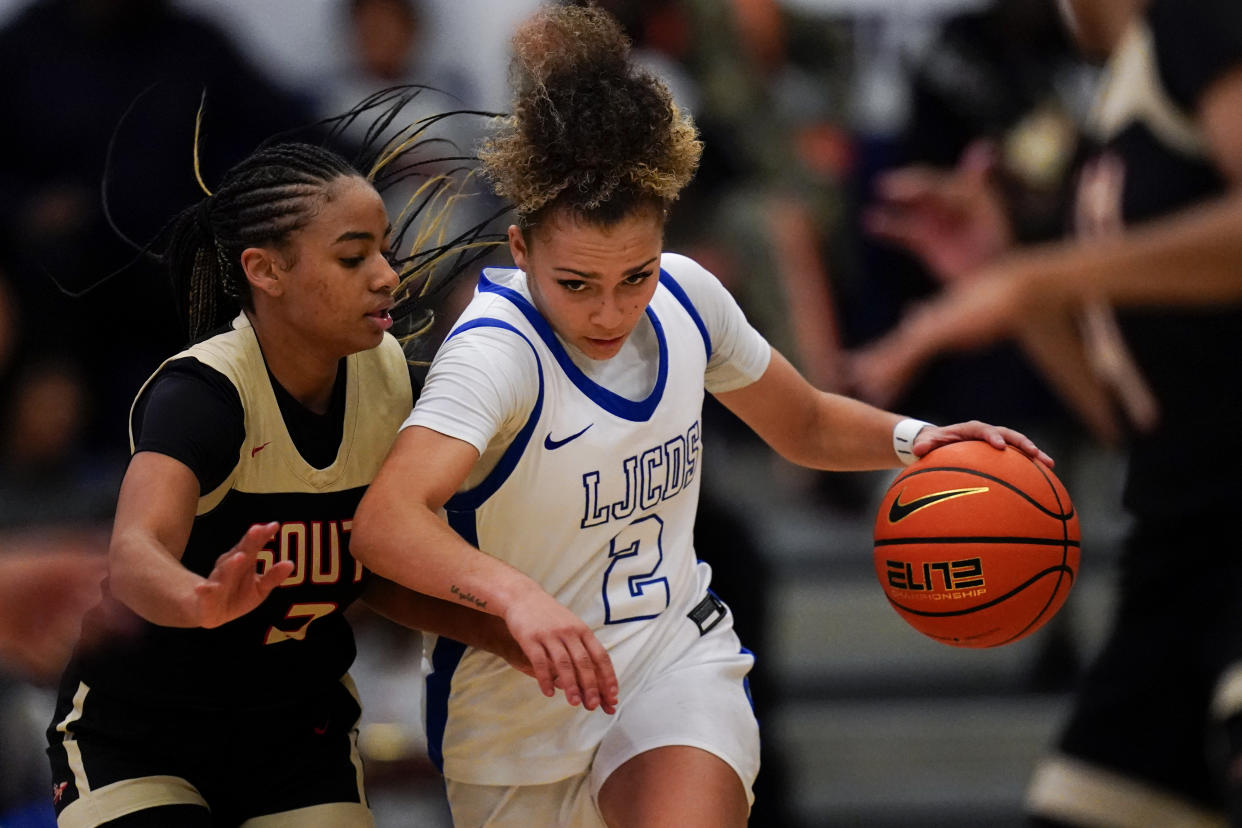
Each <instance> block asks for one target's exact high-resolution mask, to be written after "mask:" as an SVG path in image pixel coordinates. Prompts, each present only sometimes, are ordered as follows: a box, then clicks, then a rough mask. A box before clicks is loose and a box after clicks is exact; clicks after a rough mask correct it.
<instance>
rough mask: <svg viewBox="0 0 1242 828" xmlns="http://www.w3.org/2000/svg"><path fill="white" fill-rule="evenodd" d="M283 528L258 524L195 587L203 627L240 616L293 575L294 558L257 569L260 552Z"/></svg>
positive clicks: (221, 557) (276, 525) (278, 525)
mask: <svg viewBox="0 0 1242 828" xmlns="http://www.w3.org/2000/svg"><path fill="white" fill-rule="evenodd" d="M279 528H280V524H279V523H256V524H254V525H253V526H251V527H250V528H249V529H248V530H246V534H245V535H243V536H242V539H241V540H240V541H238V543H237V545H236V546H234V547H233V548H232V549H230V550H229V551H228V552H225V553H224V554H223V555H221V556H220V557H219V558H217V559H216V565H215V568H213V569H212V570H211V574H210V575H208V576H207V578H206V580H204V581H203V582H202V583H200V584H199V585H198V586H196V587H195V588H194V598H195V601H196V604H197V616H196V617H197V618H198V622H199V626H201V627H206V628H208V629H211V628H213V627H218V626H220V625H221V624H225V623H227V622H229V621H232V620H233V619H234V618H240V617H241V616H243V615H245V614H246V613H248V612H250V611H251V610H252V609H254V608H255V607H257V606H259V604H261V603H263V601H264V599H266V598H267V596H268V594H269V593H270V592H271V591H272V590H273V589H275V588H276V585H277V584H279V583H280V582H281V581H283V580H284V579H285V578H288V577H289V573H291V572H293V562H292V561H277V562H276V563H275V564H273V565H272V566H271V567H269V568H268V570H267V571H266V572H264V573H262V574H256V572H255V569H256V568H257V565H258V555H259V551H260V550H261V549H263V547H264V546H266V545H267V543H268V541H270V540H271V539H272V538H273V537H275V535H276V530H277V529H279Z"/></svg>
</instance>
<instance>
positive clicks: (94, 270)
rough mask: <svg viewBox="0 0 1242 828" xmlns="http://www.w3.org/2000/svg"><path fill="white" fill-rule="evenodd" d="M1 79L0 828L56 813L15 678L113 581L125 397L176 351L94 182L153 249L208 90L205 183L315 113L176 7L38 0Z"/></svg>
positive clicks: (158, 289)
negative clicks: (2, 669)
mask: <svg viewBox="0 0 1242 828" xmlns="http://www.w3.org/2000/svg"><path fill="white" fill-rule="evenodd" d="M0 75H2V76H3V77H4V78H5V80H4V83H3V84H0V109H3V111H4V112H6V113H8V117H6V118H4V119H3V122H0V418H3V423H4V432H3V438H2V439H0V529H3V530H4V531H3V535H0V605H2V606H0V627H2V628H3V630H4V632H0V661H3V662H4V664H5V666H7V667H8V668H9V669H11V670H13V671H15V673H16V675H17V676H19V677H20V679H21V681H17V680H12V679H6V680H5V681H4V682H3V685H4V686H3V688H0V730H2V731H3V732H2V733H0V740H2V741H0V780H3V784H0V822H2V823H4V824H6V825H7V824H18V822H17V820H19V819H27V820H29V821H28V822H26V823H21V824H31V825H35V824H48V822H47V818H48V816H49V815H50V809H49V807H48V804H47V803H48V801H49V800H48V792H49V791H50V785H51V780H50V775H49V772H48V769H47V762H46V760H45V759H44V758H43V757H42V755H41V754H42V751H41V749H40V747H39V746H40V743H41V742H42V737H41V733H40V731H41V730H42V725H41V724H40V723H39V722H38V719H46V710H40V711H39V712H38V715H37V716H31V715H27V714H26V713H24V712H23V711H24V710H26V708H27V707H28V706H29V704H30V702H29V701H28V700H29V698H30V696H29V693H31V692H34V691H32V690H30V687H29V685H28V684H23V683H22V682H23V681H30V680H35V681H38V680H41V679H43V678H45V677H46V676H48V675H54V674H55V673H57V672H59V669H60V668H61V667H63V659H64V657H65V656H66V655H67V650H65V645H66V643H68V644H70V645H71V644H72V638H73V637H74V636H75V635H76V632H77V624H78V619H79V618H80V612H81V610H82V609H84V608H85V607H84V604H83V602H84V601H89V600H90V598H89V596H90V595H93V594H94V591H95V590H97V587H98V581H99V576H100V574H101V572H102V570H101V569H100V568H99V567H100V566H101V565H102V551H103V549H104V548H105V542H104V540H103V538H102V536H98V527H99V526H101V525H102V521H105V520H106V519H107V516H108V515H109V514H110V513H111V510H112V505H113V502H114V499H115V494H116V480H117V479H119V467H120V465H121V464H122V463H123V462H124V458H125V457H126V456H127V454H128V452H127V448H128V446H127V440H126V426H125V423H126V413H127V411H128V409H129V401H130V399H132V397H133V396H134V394H135V392H136V390H137V388H138V387H139V385H140V384H141V382H142V381H143V380H144V379H145V378H146V377H147V376H148V375H149V374H150V373H151V371H152V370H153V369H154V368H155V366H156V365H157V364H158V362H159V359H160V358H161V357H162V356H163V354H165V353H167V352H170V351H172V350H176V347H174V346H179V345H180V343H181V342H182V341H183V333H182V331H181V330H180V329H179V326H178V324H177V322H176V317H175V315H174V309H173V304H172V299H171V294H170V292H169V289H168V286H167V281H166V279H164V278H163V277H162V276H160V274H159V273H158V271H157V270H156V269H155V268H154V267H152V266H150V265H149V264H148V263H146V262H145V261H142V260H139V259H136V251H135V250H134V249H132V248H130V247H129V246H127V245H126V244H125V243H124V242H123V241H122V240H121V239H120V238H118V234H117V233H116V232H115V231H114V230H113V229H112V228H111V227H110V226H109V222H108V217H107V216H106V215H105V213H104V199H103V198H102V197H101V187H102V186H103V185H104V183H105V180H106V181H107V182H108V185H107V188H106V190H107V192H106V196H107V199H106V203H107V206H108V208H109V209H110V211H111V215H112V218H113V219H114V220H115V222H116V224H117V226H118V228H119V229H120V230H121V231H122V232H123V233H124V234H125V235H126V236H128V237H129V238H131V239H133V240H135V241H136V242H137V243H138V244H144V243H146V242H147V241H149V240H150V239H152V238H153V237H154V236H155V235H156V234H157V233H158V232H159V231H160V229H161V226H162V223H163V220H164V217H166V216H167V215H171V214H173V213H175V212H176V211H177V210H178V209H179V208H180V207H182V206H183V205H184V204H186V203H188V202H190V201H192V200H194V199H195V197H196V196H201V191H200V190H199V188H198V184H197V183H196V182H195V180H194V176H193V174H192V173H191V166H190V164H189V163H188V161H189V159H190V158H191V153H192V150H193V146H194V130H195V113H196V110H197V109H198V107H199V102H200V99H201V98H202V96H203V95H204V93H205V94H206V101H207V105H206V122H205V128H204V129H205V132H204V136H203V139H202V140H201V142H200V149H201V152H200V155H201V158H202V174H203V177H204V179H205V180H206V181H208V182H211V181H214V180H216V179H218V177H219V176H220V174H221V173H222V171H223V170H224V169H225V168H226V167H227V166H229V165H230V164H231V163H232V162H234V161H235V160H236V159H237V158H239V157H241V156H242V155H244V154H245V153H246V152H247V151H249V150H250V149H251V148H252V147H253V146H254V145H255V144H256V143H258V142H259V141H260V140H261V139H263V138H265V137H267V136H268V135H270V134H271V133H273V132H276V131H278V130H283V129H288V128H291V127H295V126H300V125H304V124H307V123H309V122H310V121H311V120H312V112H311V110H310V109H309V107H308V106H307V105H306V104H304V103H302V102H300V101H298V100H295V99H294V98H292V97H291V96H289V95H288V94H287V93H285V92H283V91H281V90H279V89H276V88H275V87H274V86H273V85H272V84H271V83H270V82H269V81H268V80H267V79H266V78H265V77H263V76H262V75H260V74H259V73H258V72H256V71H255V70H254V69H253V68H251V67H250V66H249V65H248V64H247V63H245V61H243V60H242V59H241V58H240V56H239V54H238V52H237V51H236V49H234V47H233V45H232V44H231V43H230V42H229V41H228V40H227V39H226V38H225V37H223V36H222V35H221V34H220V33H219V32H218V31H217V30H216V29H215V28H214V27H213V26H211V25H209V24H207V23H205V22H203V21H201V20H198V19H196V18H194V17H191V16H189V15H186V14H185V13H183V12H182V11H180V10H178V9H177V8H176V7H175V6H173V5H172V3H170V2H167V0H36V2H33V3H30V4H29V5H27V7H26V8H24V9H23V10H22V11H21V12H19V13H18V14H17V15H15V16H14V17H12V18H11V19H10V20H8V21H7V24H6V25H5V26H4V28H3V29H0ZM131 105H132V111H131V113H130V115H129V117H128V118H126V119H125V120H124V121H123V115H124V113H125V112H126V110H127V108H129V107H131ZM216 123H220V124H228V125H229V126H228V130H227V132H225V131H221V132H217V131H216V130H215V129H214V125H215V124H216ZM114 138H115V152H114V154H113V157H112V159H111V162H110V164H108V162H107V160H106V156H107V151H108V147H109V142H110V140H112V139H114ZM106 165H107V166H108V168H107V169H105V166H106ZM109 274H115V275H112V276H111V278H106V279H105V277H108V276H109ZM57 283H59V284H60V285H63V286H64V287H65V289H67V290H69V291H74V292H80V291H86V290H87V288H90V287H91V286H92V285H98V286H97V287H94V288H93V289H91V290H89V291H87V292H86V293H84V294H83V295H82V296H80V297H76V298H71V297H69V296H67V295H65V294H64V293H62V292H61V290H60V289H59V288H58V287H57ZM6 357H7V359H6ZM6 363H7V364H6ZM35 541H37V542H35ZM18 547H22V548H24V549H25V551H23V552H19V551H18ZM14 623H17V624H19V625H20V626H18V627H15V626H14ZM67 631H71V633H72V634H70V635H69V636H68V638H66V637H65V634H66V632H67ZM44 701H47V700H44ZM48 704H49V705H50V702H48ZM32 746H33V747H32ZM34 796H37V797H38V800H37V807H35V808H34V809H33V810H27V811H24V812H22V815H21V816H19V815H18V811H17V810H16V809H18V808H20V807H21V805H22V803H23V802H28V801H30V799H31V797H34ZM40 820H42V821H40Z"/></svg>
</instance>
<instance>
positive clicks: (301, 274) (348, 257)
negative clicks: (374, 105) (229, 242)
mask: <svg viewBox="0 0 1242 828" xmlns="http://www.w3.org/2000/svg"><path fill="white" fill-rule="evenodd" d="M390 229H391V228H390V227H389V225H388V214H387V211H386V210H385V209H384V202H383V201H382V200H381V199H380V196H379V193H377V192H376V191H375V188H374V187H372V186H371V184H370V183H368V182H367V181H365V180H363V179H362V178H358V177H356V176H349V177H343V178H339V179H337V180H336V181H333V182H332V183H331V184H329V185H328V194H327V198H326V199H325V201H324V202H323V204H322V205H321V206H320V208H319V209H318V210H317V212H316V213H315V216H314V217H313V218H312V219H311V221H310V222H309V223H308V224H307V225H306V226H305V227H303V228H302V229H301V230H299V231H298V232H297V233H295V234H294V236H293V238H292V240H291V246H290V251H289V253H290V255H288V256H285V257H282V258H284V259H285V260H286V263H287V264H288V267H287V268H284V270H283V280H284V281H285V289H284V296H283V301H282V302H281V303H280V306H281V308H280V310H281V313H282V315H283V316H285V317H286V318H287V321H288V322H289V323H290V324H292V325H295V326H297V327H298V328H299V329H301V330H303V331H305V332H306V333H307V335H308V337H309V338H310V339H312V340H313V341H314V342H315V344H316V346H323V347H324V348H326V349H330V350H332V351H333V352H336V353H338V354H339V355H341V356H344V355H347V354H351V353H355V352H357V351H364V350H367V349H368V348H374V347H375V346H376V345H378V344H379V343H380V341H381V340H382V339H383V335H384V331H386V330H388V329H389V328H390V327H392V317H391V316H389V314H388V311H389V309H390V308H391V307H392V301H393V300H392V294H393V291H394V290H395V289H396V287H397V274H396V273H395V272H394V271H393V269H392V266H391V265H390V264H389V262H388V258H387V251H388V234H389V232H390Z"/></svg>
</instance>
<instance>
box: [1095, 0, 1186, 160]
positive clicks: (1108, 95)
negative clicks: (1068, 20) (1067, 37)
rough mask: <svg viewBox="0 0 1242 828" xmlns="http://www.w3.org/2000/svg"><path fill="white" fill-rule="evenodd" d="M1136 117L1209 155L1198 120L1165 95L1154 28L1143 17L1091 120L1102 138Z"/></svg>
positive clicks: (1171, 140)
mask: <svg viewBox="0 0 1242 828" xmlns="http://www.w3.org/2000/svg"><path fill="white" fill-rule="evenodd" d="M1132 121H1140V122H1142V123H1144V124H1146V125H1147V126H1148V128H1150V129H1151V131H1152V132H1154V133H1155V134H1156V135H1157V136H1158V137H1159V138H1160V139H1161V140H1162V141H1163V142H1165V143H1166V144H1168V145H1169V146H1170V147H1172V148H1174V149H1176V150H1177V151H1178V152H1181V153H1182V154H1184V155H1188V156H1191V157H1196V158H1202V157H1205V156H1206V155H1207V143H1206V141H1205V140H1204V138H1203V135H1202V134H1201V132H1200V130H1199V128H1198V127H1197V126H1196V124H1195V122H1194V120H1193V119H1192V118H1191V117H1190V116H1188V115H1186V114H1185V113H1184V112H1182V110H1181V109H1179V108H1178V107H1177V105H1176V104H1174V103H1173V101H1172V100H1170V99H1169V97H1168V95H1167V94H1165V91H1164V85H1163V84H1162V83H1161V82H1160V71H1159V69H1158V67H1157V66H1156V49H1155V45H1154V42H1153V38H1152V34H1151V30H1150V29H1148V28H1147V24H1146V23H1145V22H1142V21H1138V22H1136V23H1134V24H1133V25H1132V26H1130V28H1129V29H1128V30H1127V31H1126V33H1125V35H1124V36H1123V38H1122V41H1121V44H1120V46H1118V48H1117V50H1116V52H1115V53H1114V54H1113V57H1112V59H1111V60H1109V62H1108V68H1107V70H1106V72H1105V76H1104V80H1103V83H1102V84H1101V86H1100V93H1099V95H1098V97H1097V98H1096V101H1095V106H1094V109H1093V111H1092V113H1091V119H1090V122H1091V126H1092V127H1093V131H1094V132H1095V133H1096V137H1097V138H1099V139H1108V138H1111V137H1113V136H1115V135H1117V134H1118V133H1120V132H1121V131H1122V130H1123V129H1125V127H1126V125H1127V124H1129V123H1130V122H1132Z"/></svg>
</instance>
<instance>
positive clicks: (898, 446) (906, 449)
mask: <svg viewBox="0 0 1242 828" xmlns="http://www.w3.org/2000/svg"><path fill="white" fill-rule="evenodd" d="M929 425H931V423H928V422H924V421H923V420H915V419H912V418H910V417H907V418H906V419H904V420H902V421H901V422H899V423H897V425H895V426H893V451H894V452H896V453H897V459H898V460H900V461H901V464H902V465H903V466H908V465H910V464H911V463H913V462H914V461H915V460H917V459H918V458H917V457H915V456H914V438H915V437H918V436H919V432H920V431H922V430H923V429H924V428H926V427H927V426H929Z"/></svg>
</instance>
